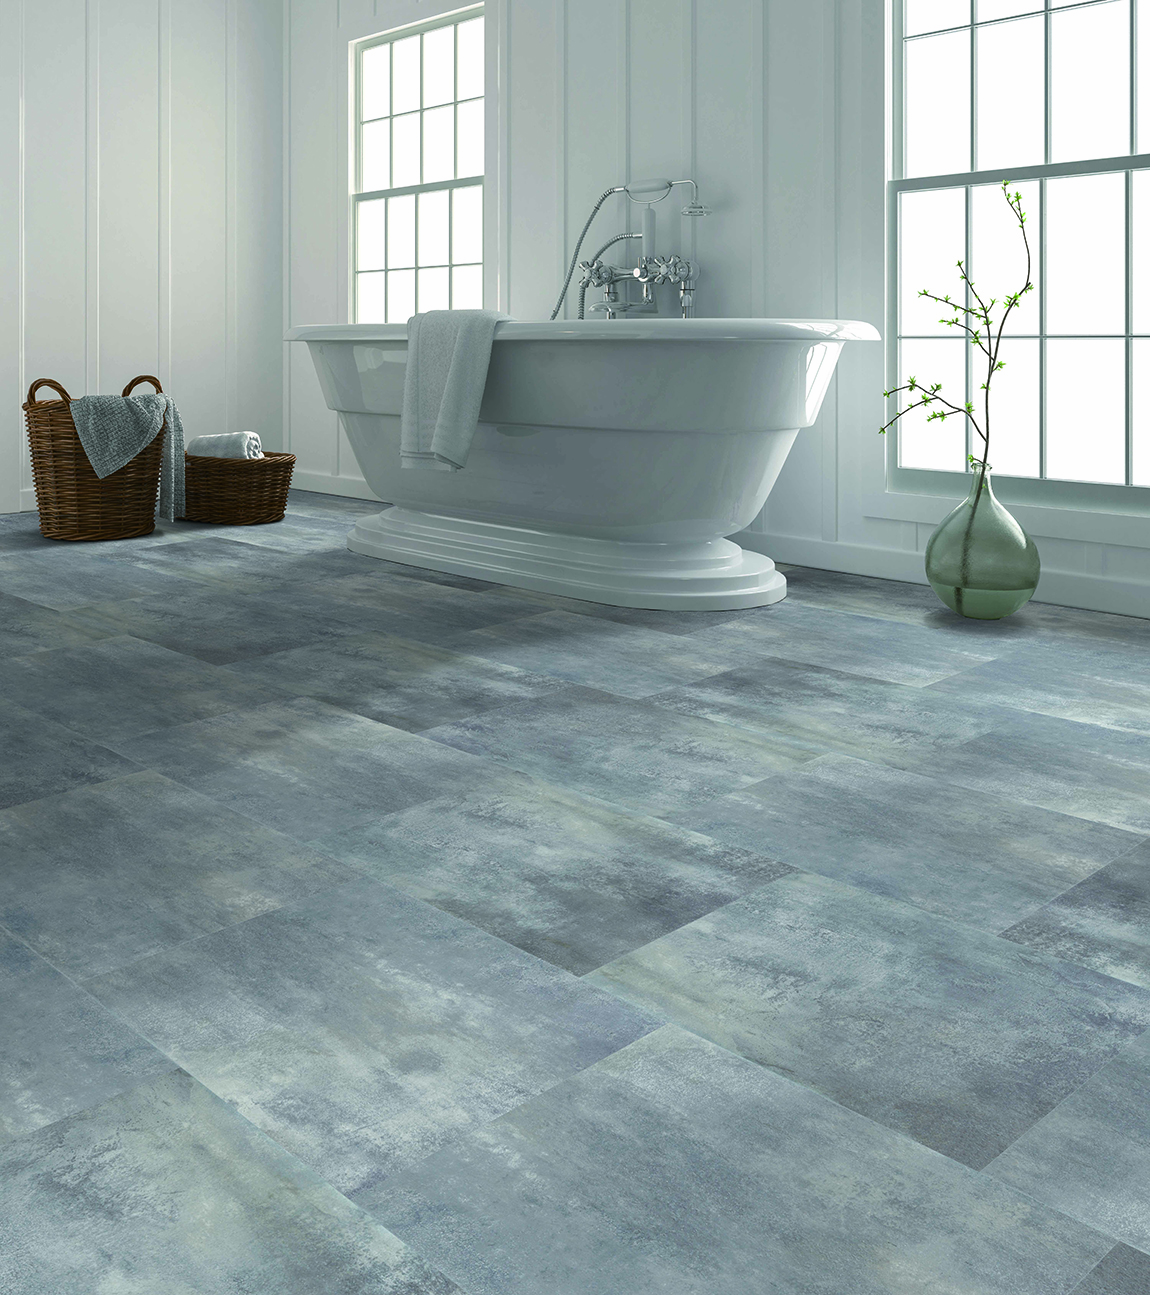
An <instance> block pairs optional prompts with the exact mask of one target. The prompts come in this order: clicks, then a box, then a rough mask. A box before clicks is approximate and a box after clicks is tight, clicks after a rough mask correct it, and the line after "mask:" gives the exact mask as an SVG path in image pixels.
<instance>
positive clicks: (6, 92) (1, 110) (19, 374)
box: [0, 0, 24, 513]
mask: <svg viewBox="0 0 1150 1295" xmlns="http://www.w3.org/2000/svg"><path fill="white" fill-rule="evenodd" d="M0 14H2V15H3V17H2V21H0V27H2V28H3V31H4V39H2V40H0V177H3V178H4V181H5V182H4V183H0V513H11V512H16V511H17V510H18V509H19V507H20V486H21V480H22V475H23V474H22V461H23V458H24V454H23V440H24V437H23V426H22V415H21V413H20V406H21V404H22V403H23V401H24V392H23V391H22V390H21V388H22V387H23V385H24V371H23V365H22V363H21V360H22V345H21V335H22V332H23V319H22V315H23V286H22V285H23V279H22V271H21V242H22V240H21V226H20V209H21V192H22V183H21V174H20V127H21V121H22V109H23V94H22V91H23V87H22V84H21V82H22V79H23V78H22V73H23V41H22V39H21V27H22V24H23V4H22V0H0Z"/></svg>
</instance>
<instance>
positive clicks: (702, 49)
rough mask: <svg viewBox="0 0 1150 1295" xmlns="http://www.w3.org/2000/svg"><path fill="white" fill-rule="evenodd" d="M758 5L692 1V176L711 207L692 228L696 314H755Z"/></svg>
mask: <svg viewBox="0 0 1150 1295" xmlns="http://www.w3.org/2000/svg"><path fill="white" fill-rule="evenodd" d="M761 7H762V6H761V3H760V0H698V14H697V18H696V51H695V61H696V76H697V82H698V89H697V92H696V100H697V102H696V109H695V122H696V127H695V130H696V139H695V153H696V160H695V178H696V179H697V180H698V181H699V192H700V196H701V197H702V199H703V201H704V202H705V203H706V205H707V206H709V207H711V208H713V214H712V215H710V216H704V217H701V218H700V219H698V220H696V221H693V222H692V224H693V226H694V227H695V231H696V233H695V246H696V251H697V255H698V258H699V263H700V265H701V267H702V277H701V278H700V280H699V291H698V293H697V295H696V310H697V313H698V314H700V315H726V316H740V315H742V316H746V315H751V314H753V313H754V311H753V307H752V302H751V287H752V281H751V274H750V267H751V265H752V262H753V260H754V256H755V250H754V249H755V245H756V243H757V242H758V241H760V240H761V239H762V237H763V230H762V228H761V226H758V227H757V226H756V221H758V220H761V212H760V211H759V210H758V209H757V206H756V204H755V201H754V198H755V194H756V191H757V190H761V188H762V173H763V156H762V152H761V150H759V151H757V150H756V147H755V140H756V134H758V133H759V132H757V131H756V119H761V116H762V104H763V86H762V82H761V75H762V65H761V59H760V58H759V57H758V51H757V50H756V46H755V42H756V38H757V37H758V36H759V33H760V31H761V26H760V25H757V24H756V22H755V10H756V9H761ZM679 192H681V193H685V192H686V191H685V190H679ZM677 205H678V206H680V207H681V206H682V205H683V202H682V201H678V200H677Z"/></svg>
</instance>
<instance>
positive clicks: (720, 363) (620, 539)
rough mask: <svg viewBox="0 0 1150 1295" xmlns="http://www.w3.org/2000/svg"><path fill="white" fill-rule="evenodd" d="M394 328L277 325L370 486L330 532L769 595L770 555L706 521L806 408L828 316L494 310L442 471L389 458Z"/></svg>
mask: <svg viewBox="0 0 1150 1295" xmlns="http://www.w3.org/2000/svg"><path fill="white" fill-rule="evenodd" d="M406 335H407V329H406V325H404V324H324V325H315V326H310V327H300V328H293V329H291V330H290V331H289V332H288V333H287V335H286V336H287V338H288V340H289V341H303V342H307V344H308V347H309V349H310V351H311V355H312V359H313V361H314V362H315V367H316V372H317V373H318V375H319V380H320V384H321V386H322V387H323V393H324V396H325V398H326V401H327V405H328V408H329V409H334V410H336V411H337V412H338V413H339V415H340V418H341V419H342V420H343V425H344V427H345V428H346V430H347V435H348V439H349V440H350V442H351V445H352V449H353V450H354V451H355V456H356V458H357V459H358V461H359V466H360V468H361V469H362V471H363V475H364V477H365V478H366V480H367V483H368V485H369V486H370V487H371V488H372V490H374V491H375V493H376V494H377V495H378V496H379V497H380V499H385V500H388V501H389V502H390V503H391V505H392V506H391V507H389V508H385V509H384V511H383V512H382V513H380V514H379V515H378V516H377V517H370V518H366V519H364V520H362V521H360V522H358V523H357V524H356V527H355V529H354V530H353V531H352V532H351V535H350V536H349V537H348V547H349V548H350V549H353V550H354V551H355V552H357V553H366V554H369V555H371V556H372V557H379V558H388V559H391V560H393V561H396V562H405V563H408V564H410V565H413V566H421V567H430V568H433V569H435V570H439V571H450V572H454V573H455V574H458V575H469V576H478V577H480V578H481V579H485V580H491V581H494V582H495V583H498V584H506V585H517V586H520V587H522V588H527V589H538V590H543V591H545V592H548V593H557V594H566V595H568V596H569V597H572V598H582V599H587V600H589V601H591V602H599V603H611V604H614V605H616V606H622V607H655V608H667V609H676V608H695V609H699V610H704V611H706V610H717V609H729V608H736V607H757V606H761V605H763V604H765V603H771V602H776V601H777V600H778V599H780V598H782V597H783V596H784V595H785V593H786V588H787V583H786V580H785V578H784V577H783V575H782V573H781V572H780V571H776V570H775V564H774V563H773V562H772V561H771V559H770V558H768V557H765V556H764V555H763V554H760V553H753V552H746V551H744V550H743V549H741V548H740V547H739V546H738V545H737V544H734V543H732V542H731V541H730V540H728V539H726V538H725V537H726V536H728V535H733V534H734V533H735V532H736V531H740V530H742V529H743V528H744V527H745V526H746V525H747V524H748V523H749V522H750V521H751V519H752V518H753V517H754V516H755V515H756V514H757V513H758V511H759V509H760V508H762V506H763V503H764V502H765V500H766V498H767V495H768V494H769V493H770V490H771V487H772V486H773V485H774V484H775V481H776V479H777V477H778V475H779V471H780V469H781V468H782V466H783V463H784V461H785V460H786V457H787V453H788V452H789V450H790V448H791V445H792V444H793V443H794V440H795V437H796V436H797V435H798V432H799V429H800V428H803V427H809V426H810V425H811V424H812V423H813V422H814V421H815V418H816V417H817V415H818V412H819V406H820V405H821V404H822V401H823V396H824V395H825V394H826V390H827V386H828V385H829V383H830V380H831V375H832V373H833V372H834V368H835V363H836V361H837V360H838V355H839V352H840V351H841V349H842V346H843V343H844V342H846V341H850V340H860V341H865V340H877V338H878V333H877V332H876V331H875V330H874V329H873V328H872V327H871V326H870V325H869V324H861V323H853V322H850V321H843V320H801V319H687V320H680V319H621V320H610V321H607V320H578V321H562V320H559V321H556V322H554V323H521V322H519V321H509V322H507V323H505V324H501V325H499V327H498V329H497V331H496V335H495V342H494V345H493V346H492V350H491V365H490V369H489V371H488V377H487V387H486V390H485V392H484V396H483V404H482V408H481V410H480V423H479V427H478V429H477V431H476V433H475V439H474V441H473V443H472V447H471V454H470V457H469V458H468V460H467V464H466V466H465V467H464V468H463V470H462V471H460V472H431V471H425V470H418V469H414V470H413V469H403V470H401V469H400V462H399V425H400V413H401V411H402V407H403V376H404V368H405V364H406V356H407V340H406Z"/></svg>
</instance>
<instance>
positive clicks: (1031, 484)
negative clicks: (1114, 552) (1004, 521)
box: [862, 467, 1150, 550]
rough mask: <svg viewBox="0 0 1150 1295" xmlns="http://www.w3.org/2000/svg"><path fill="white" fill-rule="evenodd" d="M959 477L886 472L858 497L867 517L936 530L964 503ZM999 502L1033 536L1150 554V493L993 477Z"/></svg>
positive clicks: (965, 480)
mask: <svg viewBox="0 0 1150 1295" xmlns="http://www.w3.org/2000/svg"><path fill="white" fill-rule="evenodd" d="M969 489H970V477H969V475H968V474H967V473H964V472H930V471H924V470H919V469H914V468H899V467H889V468H888V470H887V481H886V489H885V490H883V491H881V492H874V491H871V492H869V493H868V494H866V495H865V496H864V497H863V501H862V503H863V511H864V513H865V514H866V515H867V516H868V517H881V518H886V519H889V520H893V521H901V522H922V523H928V524H931V525H937V523H938V522H940V521H942V519H943V518H944V517H945V516H946V514H947V513H948V512H950V510H951V509H952V508H953V507H954V506H955V505H956V504H957V503H958V502H959V500H961V499H965V498H966V495H967V493H968V491H969ZM994 491H995V494H996V495H997V496H998V498H999V499H1000V500H1001V501H1002V502H1003V503H1004V504H1005V505H1006V507H1008V508H1009V509H1010V510H1011V512H1012V513H1014V514H1015V516H1016V517H1017V518H1018V521H1019V522H1020V523H1021V525H1022V526H1023V527H1025V529H1026V530H1027V531H1029V532H1030V533H1031V534H1032V535H1045V536H1048V537H1050V538H1053V539H1064V540H1078V541H1083V542H1086V543H1095V544H1120V545H1123V546H1124V547H1127V548H1136V549H1148V550H1150V488H1147V487H1142V486H1113V485H1099V484H1096V483H1081V482H1074V481H1035V480H1032V479H1030V478H1026V477H1008V476H999V475H998V474H997V473H996V474H995V476H994Z"/></svg>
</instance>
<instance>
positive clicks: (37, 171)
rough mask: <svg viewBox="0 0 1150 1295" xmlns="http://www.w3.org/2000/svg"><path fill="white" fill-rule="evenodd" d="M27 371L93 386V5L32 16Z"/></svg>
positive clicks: (63, 3) (55, 0) (43, 5)
mask: <svg viewBox="0 0 1150 1295" xmlns="http://www.w3.org/2000/svg"><path fill="white" fill-rule="evenodd" d="M24 22H25V28H24V53H25V73H24V158H25V167H24V247H23V256H24V281H25V308H24V367H25V372H26V373H27V375H28V379H29V380H31V379H32V378H38V377H52V378H55V379H56V380H57V381H59V382H62V383H63V384H64V385H65V387H67V389H68V391H69V393H70V394H71V395H83V394H84V392H85V390H86V386H87V381H86V343H87V327H86V314H87V301H86V285H87V261H86V230H87V219H86V194H87V186H88V158H87V156H86V151H87V150H86V123H87V117H88V102H87V84H88V67H87V15H86V13H85V6H84V0H35V2H34V3H28V4H27V5H26V8H25V14H24Z"/></svg>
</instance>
